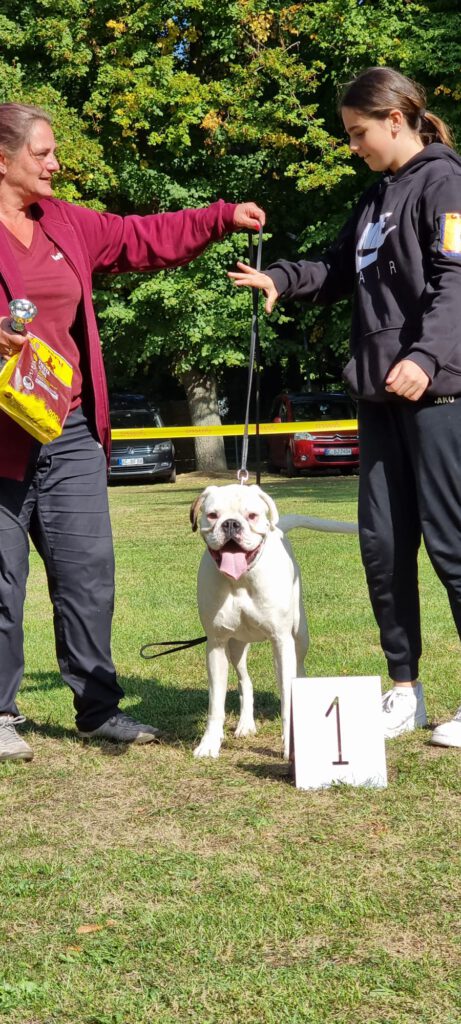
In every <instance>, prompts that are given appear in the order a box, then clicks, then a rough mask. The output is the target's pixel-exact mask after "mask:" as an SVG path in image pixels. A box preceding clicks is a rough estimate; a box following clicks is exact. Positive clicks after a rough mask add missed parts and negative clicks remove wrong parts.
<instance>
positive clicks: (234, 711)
mask: <svg viewBox="0 0 461 1024" xmlns="http://www.w3.org/2000/svg"><path fill="white" fill-rule="evenodd" d="M119 683H120V686H121V687H122V688H123V690H124V691H125V701H124V704H123V711H124V712H125V714H128V715H132V717H133V718H135V719H136V720H137V721H141V722H145V723H146V724H151V725H155V726H158V728H159V729H160V730H161V734H162V736H161V738H162V740H163V741H164V742H167V743H168V742H171V743H177V742H178V741H180V742H184V743H193V742H195V741H196V740H197V738H198V737H199V736H200V734H201V732H203V729H204V726H205V720H206V714H207V710H208V691H207V690H206V689H199V688H193V687H184V688H180V687H179V686H166V685H164V684H163V683H161V682H160V681H159V680H158V679H157V678H155V677H153V678H152V679H150V680H146V679H143V678H141V677H140V676H129V677H128V678H124V677H123V676H120V677H119ZM64 686H65V684H64V683H63V681H62V679H61V676H60V675H59V673H58V672H55V673H50V672H35V673H30V674H29V675H28V677H27V683H26V685H25V686H24V690H23V693H24V695H26V694H27V695H28V694H33V693H35V694H39V693H43V694H49V693H50V692H51V691H53V690H62V689H63V687H64ZM130 698H136V700H135V703H133V704H132V705H130V703H129V701H130ZM69 699H70V700H72V694H71V691H70V690H69ZM47 712H48V708H47ZM36 713H37V712H36V710H35V714H36ZM239 714H240V703H239V695H238V691H237V688H236V687H235V685H231V687H230V688H229V690H228V693H227V698H226V716H228V715H234V716H235V717H238V715H239ZM255 714H256V716H257V717H258V718H263V719H265V720H266V721H267V720H273V719H276V718H277V717H278V716H279V715H280V701H279V699H278V696H277V693H276V691H275V689H274V692H270V691H265V690H264V691H261V690H258V691H256V693H255ZM28 726H29V728H31V729H33V730H34V731H35V732H37V733H39V734H40V735H42V736H47V737H52V738H54V739H69V738H72V739H75V738H76V733H75V731H74V730H72V729H67V728H65V727H64V726H60V725H59V724H56V723H55V722H49V721H46V720H45V721H43V722H41V723H39V722H37V721H35V720H34V719H31V718H28ZM82 742H87V741H85V740H84V741H82ZM91 742H93V743H94V742H96V743H99V744H100V745H101V746H103V747H104V749H106V748H107V747H109V748H112V747H113V746H115V745H114V744H111V743H108V742H107V741H105V740H101V741H99V740H97V739H94V740H92V741H91ZM120 746H121V747H123V746H124V744H121V745H120Z"/></svg>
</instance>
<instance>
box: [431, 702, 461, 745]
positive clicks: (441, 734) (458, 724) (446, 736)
mask: <svg viewBox="0 0 461 1024" xmlns="http://www.w3.org/2000/svg"><path fill="white" fill-rule="evenodd" d="M431 743H435V744H436V745H437V746H438V747H461V706H460V707H459V708H458V710H457V712H456V714H455V715H454V717H453V718H452V719H451V720H450V721H449V722H442V725H438V726H437V728H436V729H434V732H433V733H432V736H431Z"/></svg>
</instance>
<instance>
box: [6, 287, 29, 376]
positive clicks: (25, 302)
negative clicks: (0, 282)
mask: <svg viewBox="0 0 461 1024" xmlns="http://www.w3.org/2000/svg"><path fill="white" fill-rule="evenodd" d="M8 308H9V311H10V324H9V326H10V327H11V329H12V330H13V331H16V333H17V334H24V328H25V326H26V324H30V322H31V320H33V319H34V316H37V313H38V309H37V307H36V306H35V305H34V303H33V302H30V301H29V299H12V300H11V302H10V303H9V306H8ZM12 354H13V353H12V352H10V356H11V355H12ZM6 362H7V360H6V359H5V356H0V370H2V369H3V367H4V366H5V363H6Z"/></svg>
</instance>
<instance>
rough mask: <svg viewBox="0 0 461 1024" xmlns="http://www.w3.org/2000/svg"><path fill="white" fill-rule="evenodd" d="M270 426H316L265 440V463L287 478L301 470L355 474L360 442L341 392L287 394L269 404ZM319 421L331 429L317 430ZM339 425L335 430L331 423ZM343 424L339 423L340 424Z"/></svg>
mask: <svg viewBox="0 0 461 1024" xmlns="http://www.w3.org/2000/svg"><path fill="white" fill-rule="evenodd" d="M270 419H271V421H272V422H273V423H297V422H298V423H301V422H309V423H313V424H314V423H315V424H317V426H315V427H314V426H313V427H312V430H310V429H309V430H302V431H300V432H299V433H295V434H272V435H270V436H268V438H267V444H268V461H269V465H270V466H271V468H273V469H280V470H282V471H283V472H285V473H286V474H287V476H296V474H297V473H299V472H300V471H301V470H319V469H323V470H324V469H326V468H327V469H339V471H340V472H341V473H354V472H356V471H357V470H358V466H359V438H358V432H357V420H356V410H355V406H354V403H353V402H352V399H351V398H349V396H348V395H346V394H343V393H342V392H338V391H337V392H331V393H330V392H327V391H320V392H319V391H317V392H306V393H304V392H296V393H293V392H291V393H290V392H286V393H284V394H281V395H278V396H277V398H276V399H274V402H273V403H272V408H271V413H270ZM322 420H325V422H327V421H330V422H331V423H332V426H331V429H327V430H323V429H322V430H320V429H319V428H318V423H319V422H320V421H322ZM335 420H337V421H338V426H337V427H336V426H335V425H334V421H335ZM339 421H342V422H339Z"/></svg>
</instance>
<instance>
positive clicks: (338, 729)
mask: <svg viewBox="0 0 461 1024" xmlns="http://www.w3.org/2000/svg"><path fill="white" fill-rule="evenodd" d="M333 708H336V735H337V737H338V760H337V761H332V762H331V763H332V764H349V761H343V753H342V746H341V718H340V714H339V699H338V697H335V699H334V700H333V701H332V702H331V704H330V707H329V708H328V711H326V712H325V718H328V715H330V714H331V712H332V711H333Z"/></svg>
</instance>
